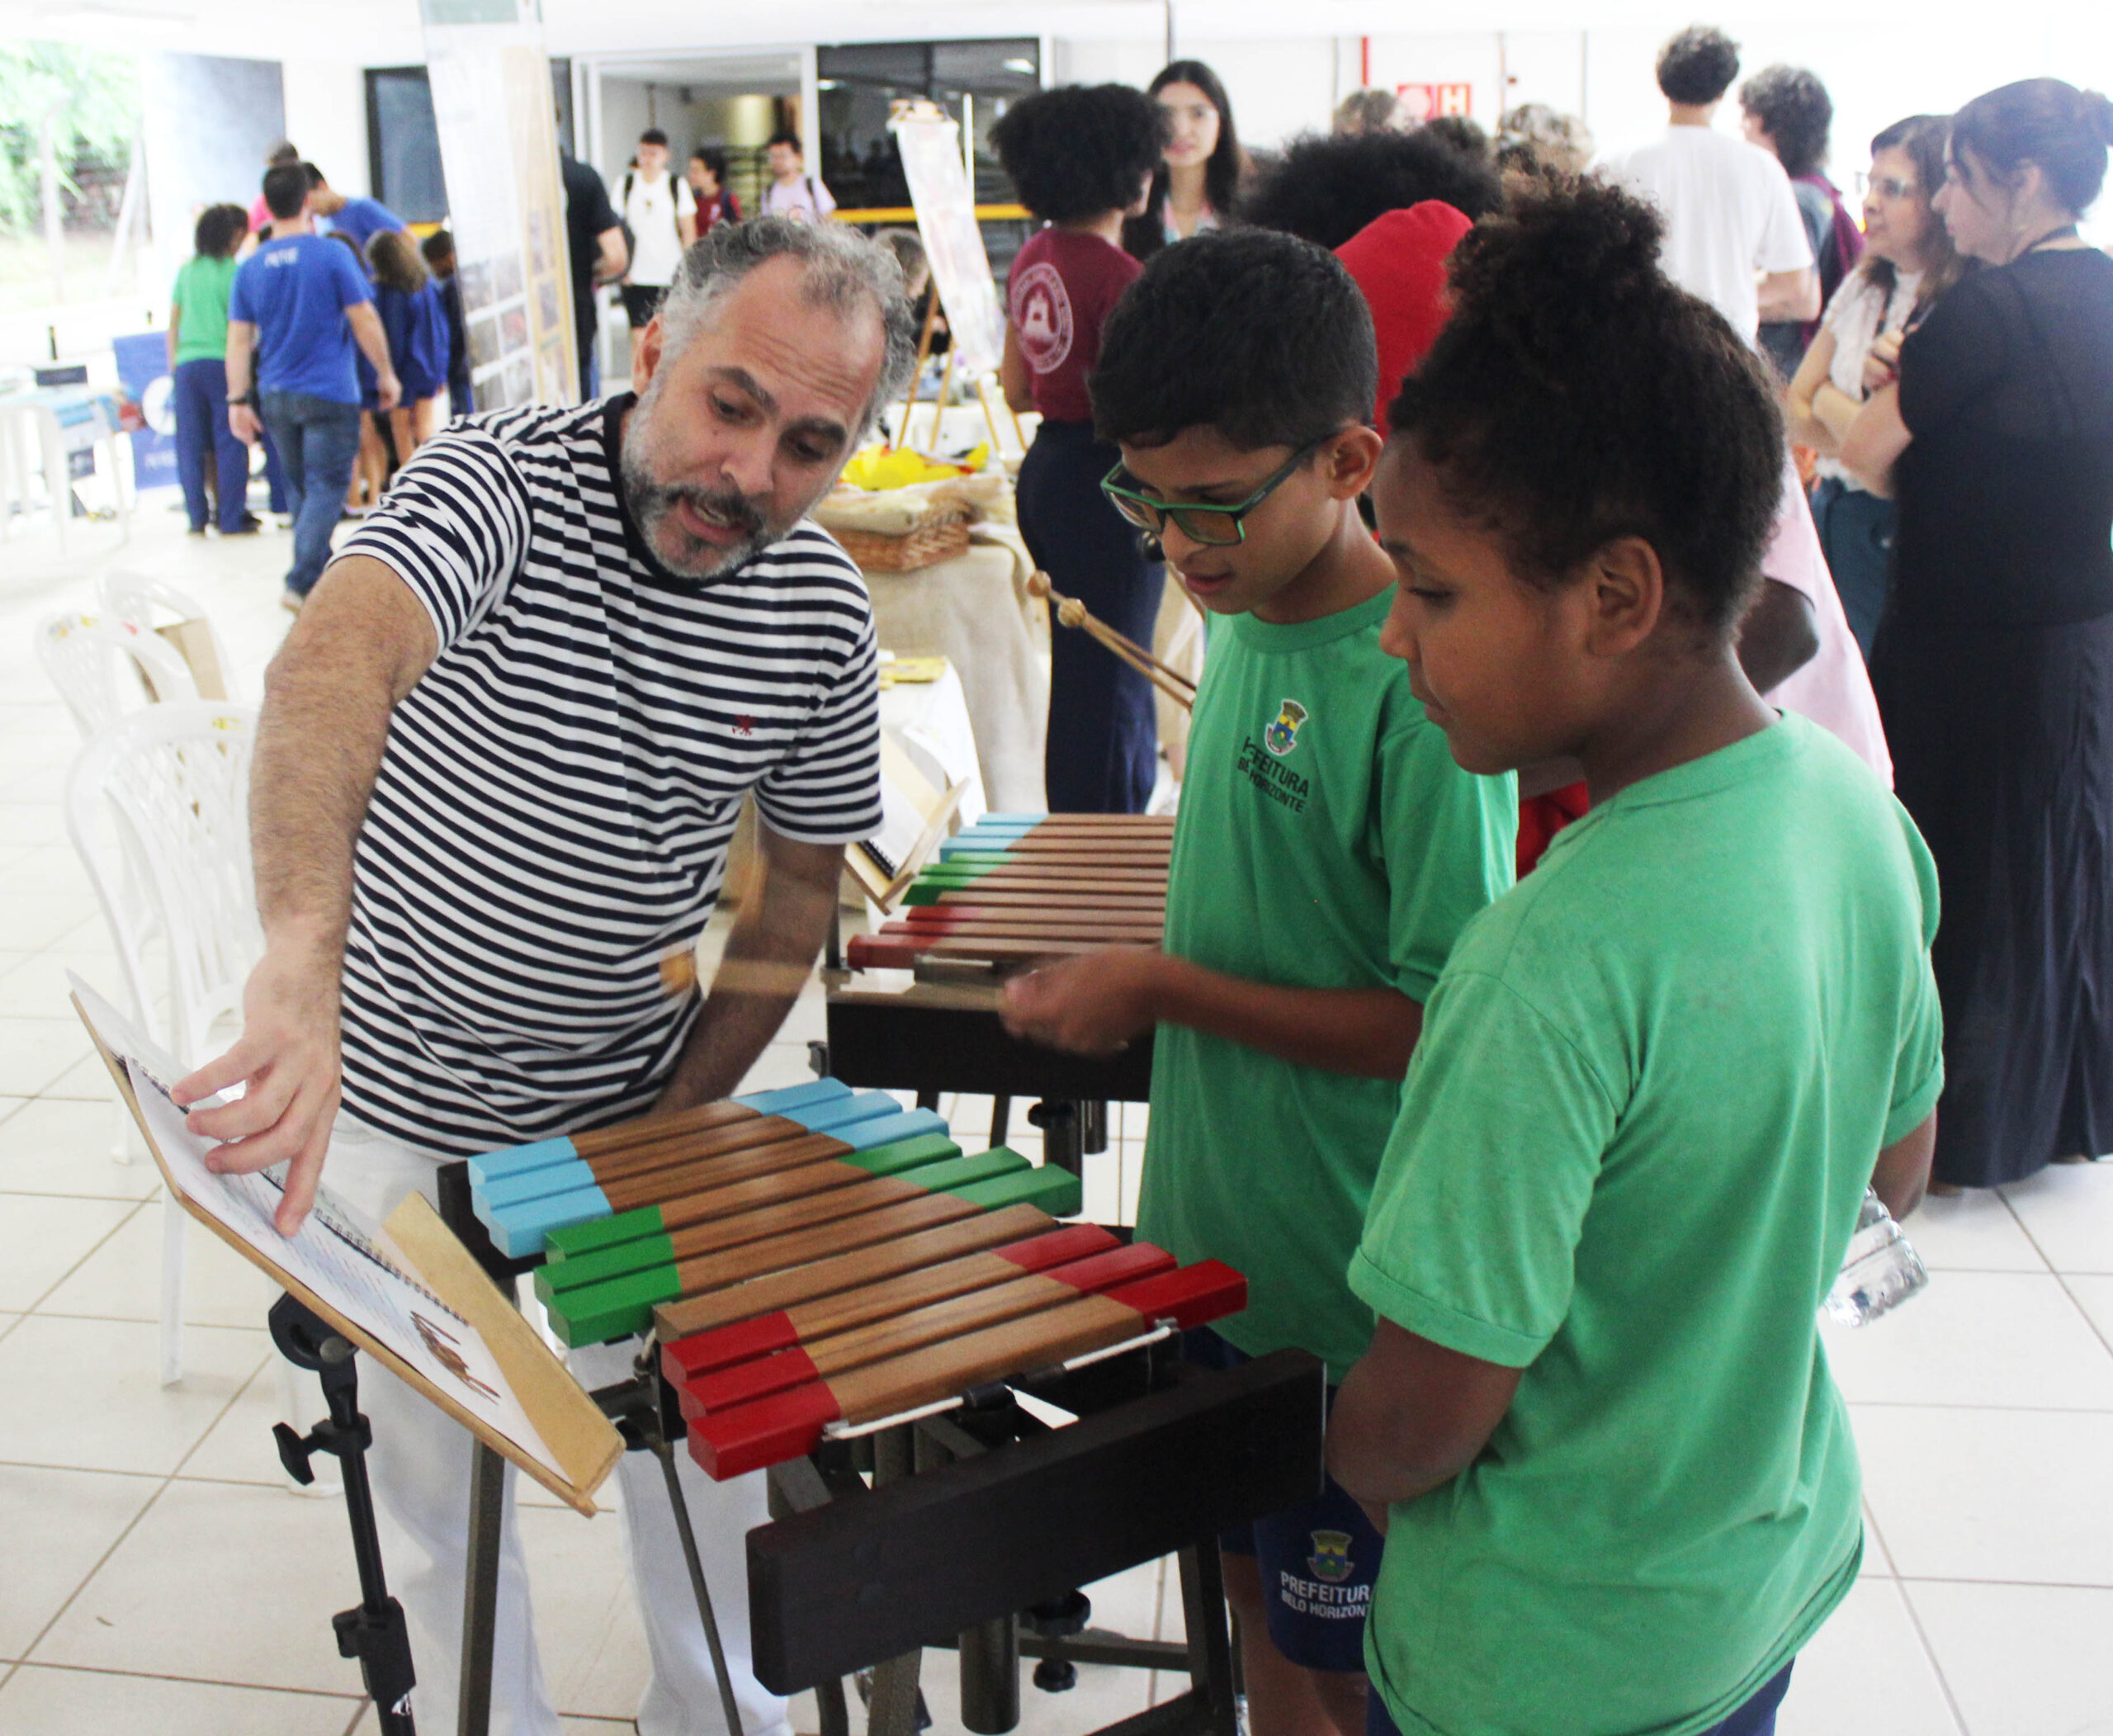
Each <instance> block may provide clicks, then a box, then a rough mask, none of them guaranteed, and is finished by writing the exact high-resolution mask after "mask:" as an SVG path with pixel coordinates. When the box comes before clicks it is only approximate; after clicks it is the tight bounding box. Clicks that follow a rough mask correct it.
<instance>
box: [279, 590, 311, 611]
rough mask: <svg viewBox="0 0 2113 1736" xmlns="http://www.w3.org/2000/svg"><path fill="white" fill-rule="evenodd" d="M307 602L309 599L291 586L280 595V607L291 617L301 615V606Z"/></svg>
mask: <svg viewBox="0 0 2113 1736" xmlns="http://www.w3.org/2000/svg"><path fill="white" fill-rule="evenodd" d="M307 601H308V599H307V598H305V597H304V596H302V595H301V594H300V592H299V591H297V590H295V589H294V588H293V587H292V586H291V585H288V586H287V587H286V589H284V590H282V591H281V592H280V593H279V607H280V608H282V609H284V610H285V611H286V613H288V614H289V615H298V614H299V613H300V606H301V604H302V603H305V602H307Z"/></svg>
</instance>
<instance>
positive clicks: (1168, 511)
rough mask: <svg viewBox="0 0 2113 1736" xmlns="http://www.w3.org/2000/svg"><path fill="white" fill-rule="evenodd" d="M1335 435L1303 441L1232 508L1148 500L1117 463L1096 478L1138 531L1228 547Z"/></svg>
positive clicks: (1243, 538)
mask: <svg viewBox="0 0 2113 1736" xmlns="http://www.w3.org/2000/svg"><path fill="white" fill-rule="evenodd" d="M1340 433H1342V429H1340V428H1331V429H1330V430H1329V431H1328V432H1327V433H1325V434H1323V435H1321V437H1320V438H1318V439H1316V440H1309V441H1307V443H1306V444H1305V445H1304V446H1302V447H1299V449H1298V451H1297V452H1293V454H1292V455H1291V456H1290V457H1288V458H1287V459H1286V460H1285V461H1283V465H1282V466H1281V467H1280V468H1279V469H1278V470H1276V471H1273V472H1271V474H1270V475H1269V477H1268V479H1267V480H1264V482H1263V484H1262V485H1261V486H1260V488H1258V489H1256V490H1255V492H1254V493H1253V494H1250V495H1249V496H1248V497H1247V498H1246V499H1245V500H1241V501H1238V502H1236V503H1234V504H1231V505H1226V506H1218V505H1212V504H1200V503H1195V502H1186V501H1184V502H1183V503H1182V504H1179V505H1176V504H1172V503H1170V502H1168V501H1165V500H1155V499H1152V497H1151V495H1149V494H1143V493H1141V492H1140V491H1139V490H1138V489H1137V487H1136V481H1137V479H1136V478H1135V477H1133V476H1132V475H1129V473H1128V472H1127V471H1125V470H1124V469H1123V466H1121V465H1119V464H1118V465H1117V466H1115V468H1114V469H1113V470H1112V471H1109V472H1108V474H1107V475H1105V476H1104V477H1102V478H1101V479H1100V491H1101V493H1103V494H1105V495H1107V496H1108V499H1110V500H1111V501H1113V503H1114V505H1115V510H1116V511H1117V512H1118V513H1122V515H1123V517H1124V518H1127V519H1128V520H1129V521H1130V523H1132V524H1134V525H1136V526H1137V528H1138V529H1139V530H1141V531H1150V532H1151V533H1152V534H1153V535H1154V536H1155V537H1156V536H1159V535H1160V534H1162V533H1163V532H1165V528H1166V527H1167V526H1168V525H1169V524H1171V525H1173V527H1175V529H1176V530H1178V531H1179V532H1181V534H1182V535H1183V536H1184V537H1187V538H1188V539H1189V541H1190V542H1203V543H1209V544H1211V545H1213V546H1217V547H1227V546H1231V544H1233V543H1236V542H1246V540H1247V526H1246V523H1245V520H1246V517H1247V515H1248V514H1249V513H1251V512H1253V511H1254V510H1255V508H1256V507H1258V506H1260V504H1262V503H1263V502H1264V500H1267V499H1269V496H1270V495H1272V494H1274V493H1275V492H1276V491H1277V490H1279V488H1281V487H1283V485H1284V484H1285V483H1286V482H1288V480H1290V479H1291V475H1292V473H1293V471H1296V470H1297V469H1298V467H1299V466H1301V465H1302V464H1303V463H1305V462H1306V461H1307V459H1308V458H1311V457H1312V456H1313V455H1314V454H1315V453H1316V452H1319V451H1320V450H1321V447H1324V446H1326V444H1327V443H1328V442H1330V441H1331V440H1332V439H1334V438H1335V436H1336V435H1338V434H1340ZM1118 479H1120V480H1118Z"/></svg>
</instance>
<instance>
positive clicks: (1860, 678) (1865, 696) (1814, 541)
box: [1761, 452, 1893, 789]
mask: <svg viewBox="0 0 2113 1736" xmlns="http://www.w3.org/2000/svg"><path fill="white" fill-rule="evenodd" d="M1761 571H1762V573H1763V574H1765V575H1766V576H1767V577H1769V578H1770V579H1774V580H1775V582H1776V583H1777V584H1787V585H1789V587H1790V589H1793V590H1794V591H1799V592H1801V593H1803V595H1804V597H1805V598H1806V600H1807V601H1808V602H1809V603H1811V604H1812V606H1813V624H1814V625H1815V626H1816V627H1818V631H1819V649H1818V650H1817V651H1815V652H1814V653H1813V657H1812V660H1811V661H1810V662H1809V663H1808V664H1806V665H1805V666H1804V667H1803V669H1798V670H1796V671H1794V673H1792V674H1790V675H1789V676H1788V677H1786V678H1785V679H1783V680H1781V681H1780V682H1778V683H1777V684H1775V687H1773V688H1770V690H1769V691H1768V692H1767V693H1765V694H1763V695H1762V696H1761V697H1762V698H1765V699H1766V700H1767V701H1768V702H1769V703H1770V704H1771V705H1773V706H1775V707H1776V708H1777V709H1778V710H1779V711H1785V712H1797V713H1798V714H1799V716H1801V717H1809V718H1810V719H1812V721H1813V722H1814V723H1817V724H1818V725H1819V726H1820V727H1821V728H1822V729H1824V730H1828V731H1832V733H1833V734H1835V735H1836V736H1840V737H1841V740H1844V741H1846V743H1848V745H1850V747H1851V749H1853V750H1855V753H1856V754H1857V756H1858V757H1859V758H1860V759H1862V760H1863V762H1864V763H1865V764H1866V765H1868V766H1870V769H1872V770H1873V771H1874V772H1876V773H1878V774H1879V779H1880V780H1881V781H1882V782H1883V783H1884V785H1885V787H1886V788H1888V789H1891V788H1893V755H1892V754H1889V753H1888V752H1887V750H1886V745H1885V730H1884V726H1882V725H1881V724H1880V723H1879V704H1878V701H1877V699H1876V698H1874V697H1873V695H1872V693H1871V678H1870V676H1869V675H1868V674H1865V671H1864V659H1863V656H1862V655H1861V653H1860V652H1859V651H1858V650H1857V649H1856V640H1855V635H1854V634H1852V633H1851V631H1849V617H1847V616H1846V615H1845V614H1843V613H1842V612H1841V597H1840V595H1839V594H1837V593H1836V590H1835V589H1834V575H1832V573H1830V572H1828V570H1827V556H1826V555H1825V554H1824V553H1823V552H1822V551H1821V548H1820V546H1819V532H1818V531H1817V530H1815V529H1814V528H1813V514H1812V509H1811V508H1810V507H1809V506H1808V505H1807V504H1806V503H1805V491H1804V490H1803V487H1802V486H1801V485H1799V481H1798V471H1797V466H1795V465H1794V464H1793V463H1792V462H1791V461H1790V458H1789V454H1788V453H1787V452H1786V453H1785V454H1784V461H1783V501H1782V504H1781V505H1780V506H1779V507H1777V509H1776V510H1775V534H1774V535H1773V536H1772V537H1770V539H1769V543H1768V547H1767V549H1766V551H1765V552H1764V553H1763V554H1762V556H1761Z"/></svg>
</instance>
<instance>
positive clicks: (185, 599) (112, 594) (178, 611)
mask: <svg viewBox="0 0 2113 1736" xmlns="http://www.w3.org/2000/svg"><path fill="white" fill-rule="evenodd" d="M96 592H97V595H98V596H99V597H100V598H102V608H103V613H105V614H106V615H107V616H109V617H111V618H112V619H113V620H117V621H125V622H130V623H131V624H132V625H133V626H134V627H139V628H140V629H141V630H142V631H146V632H149V633H152V632H153V631H154V629H155V628H156V627H165V626H168V625H170V624H171V623H173V622H178V621H202V622H205V623H206V632H207V633H208V634H210V636H211V637H212V641H213V655H214V658H215V660H217V661H218V662H219V664H220V679H221V680H222V681H223V682H225V684H226V685H227V697H228V698H229V699H239V698H241V697H242V694H241V691H240V689H239V688H238V686H237V685H236V683H235V679H234V660H233V659H232V658H230V657H229V655H228V648H227V642H226V641H225V640H223V639H222V638H221V637H220V627H218V626H217V625H216V624H215V622H214V620H213V617H211V616H210V615H208V614H207V613H206V610H205V606H204V605H203V604H202V603H199V602H198V601H197V600H196V598H192V597H189V596H187V595H186V594H184V593H183V592H182V591H180V590H178V589H177V588H176V587H175V586H174V585H173V584H168V583H167V582H166V581H165V580H163V579H156V578H154V577H153V576H152V575H149V574H146V573H134V572H126V571H122V570H121V571H118V572H114V573H105V574H104V575H102V581H101V583H99V584H97V586H96ZM157 613H159V614H162V615H163V616H165V617H167V618H166V619H165V620H156V619H155V616H156V614H157ZM163 642H164V643H166V641H163ZM171 648H172V649H173V647H171ZM194 685H195V684H194ZM172 697H173V695H169V694H164V695H163V698H172Z"/></svg>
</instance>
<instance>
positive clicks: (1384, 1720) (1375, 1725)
mask: <svg viewBox="0 0 2113 1736" xmlns="http://www.w3.org/2000/svg"><path fill="white" fill-rule="evenodd" d="M1793 1661H1794V1660H1793ZM1790 1669H1791V1665H1790V1664H1788V1663H1786V1664H1784V1666H1783V1667H1782V1668H1781V1669H1780V1670H1778V1671H1777V1672H1775V1674H1774V1675H1773V1676H1771V1677H1769V1678H1768V1680H1767V1681H1766V1682H1763V1683H1762V1684H1761V1691H1759V1692H1758V1693H1756V1695H1755V1696H1753V1698H1752V1699H1751V1700H1749V1701H1747V1703H1746V1704H1745V1705H1742V1706H1741V1707H1740V1708H1739V1709H1738V1710H1737V1711H1736V1712H1734V1713H1732V1715H1731V1716H1730V1717H1729V1718H1727V1719H1724V1720H1723V1722H1721V1723H1718V1724H1712V1725H1710V1726H1709V1729H1706V1730H1704V1732H1703V1733H1702V1736H1775V1709H1776V1708H1777V1707H1778V1706H1780V1705H1782V1704H1783V1696H1784V1695H1785V1694H1787V1693H1789V1691H1790ZM1364 1736H1402V1732H1401V1728H1400V1726H1399V1725H1397V1724H1396V1723H1395V1722H1394V1720H1393V1719H1392V1716H1391V1715H1389V1714H1388V1712H1387V1702H1386V1701H1383V1700H1382V1699H1381V1698H1380V1697H1379V1695H1378V1690H1376V1689H1375V1690H1374V1691H1373V1692H1372V1693H1370V1694H1368V1695H1367V1696H1365V1701H1364Z"/></svg>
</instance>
